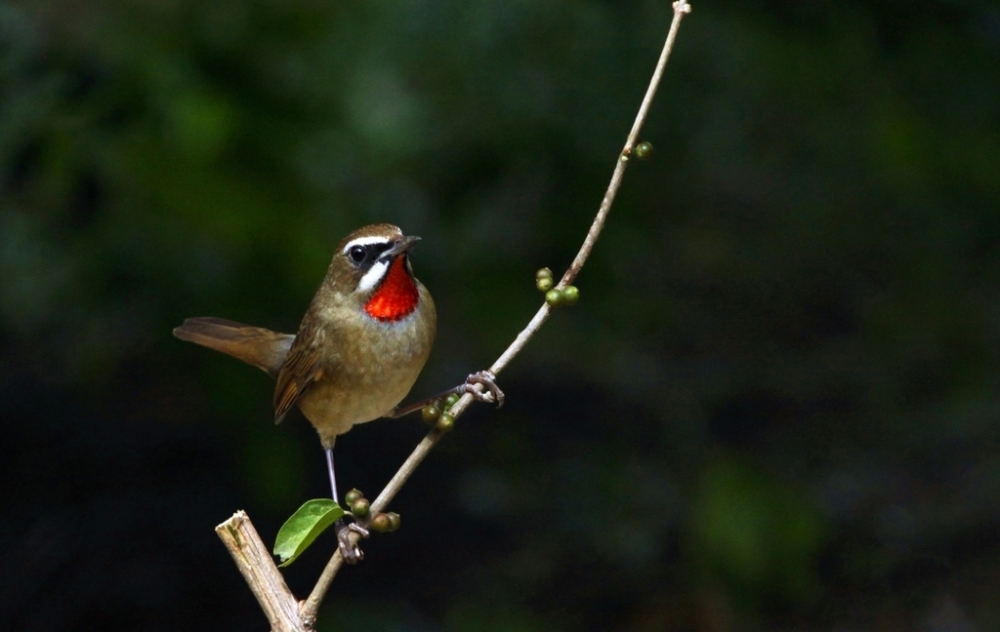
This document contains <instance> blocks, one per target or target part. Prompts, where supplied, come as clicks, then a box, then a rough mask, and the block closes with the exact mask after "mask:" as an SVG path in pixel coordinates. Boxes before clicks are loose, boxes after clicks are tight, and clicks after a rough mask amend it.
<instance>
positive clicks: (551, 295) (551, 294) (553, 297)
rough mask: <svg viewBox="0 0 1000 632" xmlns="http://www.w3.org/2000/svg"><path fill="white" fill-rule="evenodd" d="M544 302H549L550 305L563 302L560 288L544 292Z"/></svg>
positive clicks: (557, 304)
mask: <svg viewBox="0 0 1000 632" xmlns="http://www.w3.org/2000/svg"><path fill="white" fill-rule="evenodd" d="M545 302H546V303H548V304H549V306H550V307H558V306H560V305H562V304H563V293H562V290H559V289H553V290H549V291H548V292H546V293H545Z"/></svg>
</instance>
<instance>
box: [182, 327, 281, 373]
mask: <svg viewBox="0 0 1000 632" xmlns="http://www.w3.org/2000/svg"><path fill="white" fill-rule="evenodd" d="M174 336H176V337H178V338H180V339H181V340H186V341H188V342H193V343H195V344H197V345H201V346H203V347H208V348H209V349H215V350H216V351H221V352H222V353H225V354H228V355H231V356H233V357H234V358H237V359H239V360H243V361H244V362H246V363H247V364H251V365H253V366H255V367H257V368H258V369H260V370H262V371H264V372H265V373H267V374H268V375H270V376H271V377H275V378H276V377H277V376H278V372H279V371H280V370H281V365H282V364H284V362H285V356H286V355H288V349H289V348H290V347H291V346H292V341H293V340H295V336H293V335H291V334H283V333H279V332H277V331H271V330H270V329H264V328H262V327H251V326H249V325H241V324H240V323H234V322H233V321H231V320H225V319H223V318H213V317H211V316H206V317H200V318H188V319H187V320H185V321H184V324H183V325H181V326H180V327H177V328H176V329H174Z"/></svg>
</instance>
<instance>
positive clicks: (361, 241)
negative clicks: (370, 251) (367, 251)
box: [341, 237, 389, 254]
mask: <svg viewBox="0 0 1000 632" xmlns="http://www.w3.org/2000/svg"><path fill="white" fill-rule="evenodd" d="M372 244H385V245H389V240H388V239H386V238H385V237H358V238H357V239H352V240H351V241H349V242H347V245H346V246H344V249H343V250H342V251H341V252H343V253H344V254H347V253H348V252H350V250H351V248H353V247H355V246H371V245H372Z"/></svg>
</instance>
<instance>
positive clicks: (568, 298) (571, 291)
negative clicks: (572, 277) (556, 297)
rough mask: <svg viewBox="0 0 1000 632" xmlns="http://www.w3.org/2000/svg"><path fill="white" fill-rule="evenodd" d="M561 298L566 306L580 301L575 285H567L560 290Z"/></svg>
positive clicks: (578, 291)
mask: <svg viewBox="0 0 1000 632" xmlns="http://www.w3.org/2000/svg"><path fill="white" fill-rule="evenodd" d="M562 298H563V301H564V302H565V303H566V304H567V305H572V304H574V303H576V302H577V301H578V300H580V290H578V289H577V288H576V286H575V285H567V286H566V287H564V288H563V289H562Z"/></svg>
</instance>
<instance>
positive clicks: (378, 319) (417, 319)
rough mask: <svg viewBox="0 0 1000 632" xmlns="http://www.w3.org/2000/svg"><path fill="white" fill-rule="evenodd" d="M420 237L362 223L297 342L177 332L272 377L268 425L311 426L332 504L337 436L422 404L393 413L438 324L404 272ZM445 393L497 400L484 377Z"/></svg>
mask: <svg viewBox="0 0 1000 632" xmlns="http://www.w3.org/2000/svg"><path fill="white" fill-rule="evenodd" d="M419 239H420V238H419V237H407V236H405V235H403V232H402V231H401V230H400V229H399V228H397V227H396V226H393V225H391V224H374V225H371V226H364V227H362V228H359V229H358V230H356V231H354V232H353V233H351V234H350V235H348V236H347V237H345V238H344V239H343V240H342V241H341V242H340V244H339V245H338V246H337V250H336V252H335V253H334V255H333V261H331V263H330V267H329V269H328V270H327V273H326V277H325V278H324V279H323V282H322V283H321V284H320V286H319V290H317V292H316V295H315V296H314V297H313V300H312V303H311V304H310V305H309V309H308V310H307V311H306V314H305V316H304V317H303V319H302V323H301V325H299V331H298V333H297V334H296V335H294V336H292V335H290V334H283V333H278V332H275V331H270V330H268V329H263V328H260V327H251V326H248V325H242V324H239V323H235V322H232V321H228V320H223V319H221V318H211V317H205V318H189V319H187V320H185V321H184V324H183V325H181V326H180V327H177V328H176V329H174V335H175V336H176V337H178V338H180V339H181V340H186V341H189V342H193V343H196V344H199V345H202V346H205V347H208V348H210V349H215V350H216V351H221V352H223V353H226V354H229V355H231V356H233V357H236V358H239V359H240V360H243V361H244V362H246V363H248V364H251V365H253V366H255V367H257V368H259V369H262V370H263V371H264V372H265V373H267V374H268V375H270V376H271V377H274V378H276V379H277V381H278V384H277V388H276V389H275V391H274V419H275V423H280V422H281V420H282V419H284V417H285V415H286V414H287V413H288V411H289V410H291V408H292V406H298V407H299V410H301V411H302V414H303V415H305V417H306V419H308V420H309V421H310V422H311V423H312V425H313V426H314V427H315V428H316V430H317V431H318V432H319V437H320V441H321V442H322V444H323V447H324V448H325V449H326V458H327V467H328V469H329V474H330V486H331V487H332V489H333V499H334V501H338V502H339V500H338V497H337V483H336V477H335V475H334V468H333V445H334V443H335V441H336V439H337V436H338V435H341V434H344V433H345V432H347V431H348V430H350V429H351V428H352V427H353V426H354V425H355V424H359V423H364V422H366V421H372V420H373V419H378V418H379V417H397V416H400V415H401V414H406V413H407V412H411V411H413V410H416V409H417V408H419V407H420V405H421V404H422V403H421V404H417V405H411V406H407V407H406V408H405V409H400V408H398V404H399V402H401V401H402V399H403V398H404V397H405V396H406V394H407V393H408V392H409V391H410V387H412V386H413V382H414V381H416V379H417V376H418V375H419V374H420V370H421V369H422V368H423V366H424V363H425V362H426V361H427V356H428V355H429V354H430V351H431V345H432V344H433V343H434V333H435V328H436V324H437V314H436V312H435V310H434V301H433V300H432V299H431V295H430V292H428V291H427V288H426V287H424V285H423V284H422V283H421V282H420V281H418V280H417V279H416V277H414V276H413V268H412V266H411V265H410V260H409V252H410V249H411V248H412V247H413V245H414V244H415V243H416V242H417V241H419ZM474 384H482V385H484V386H485V387H486V389H485V391H484V390H482V389H479V388H475V387H473V385H474ZM449 392H471V393H473V394H474V395H475V396H476V397H477V398H478V399H480V400H482V401H496V402H497V403H498V404H499V403H501V402H502V398H503V393H502V392H501V391H500V390H499V389H498V388H496V386H495V384H493V381H492V375H491V374H489V373H488V372H481V373H478V374H475V375H472V376H469V379H468V380H467V382H466V383H465V384H463V385H461V386H459V387H456V388H455V389H452V391H449ZM438 397H440V396H438ZM348 529H350V530H355V531H358V532H359V533H361V534H362V535H367V533H366V532H365V530H364V529H362V528H361V527H360V526H359V525H356V524H351V525H349V527H345V526H344V525H343V523H342V522H341V523H340V524H338V529H337V531H338V534H337V535H338V540H339V541H340V547H341V552H342V553H343V554H344V558H345V560H346V561H348V562H351V563H354V562H357V560H358V559H360V558H361V557H362V554H361V551H360V549H358V548H357V547H356V546H351V545H350V542H349V540H348V539H347V531H348Z"/></svg>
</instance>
